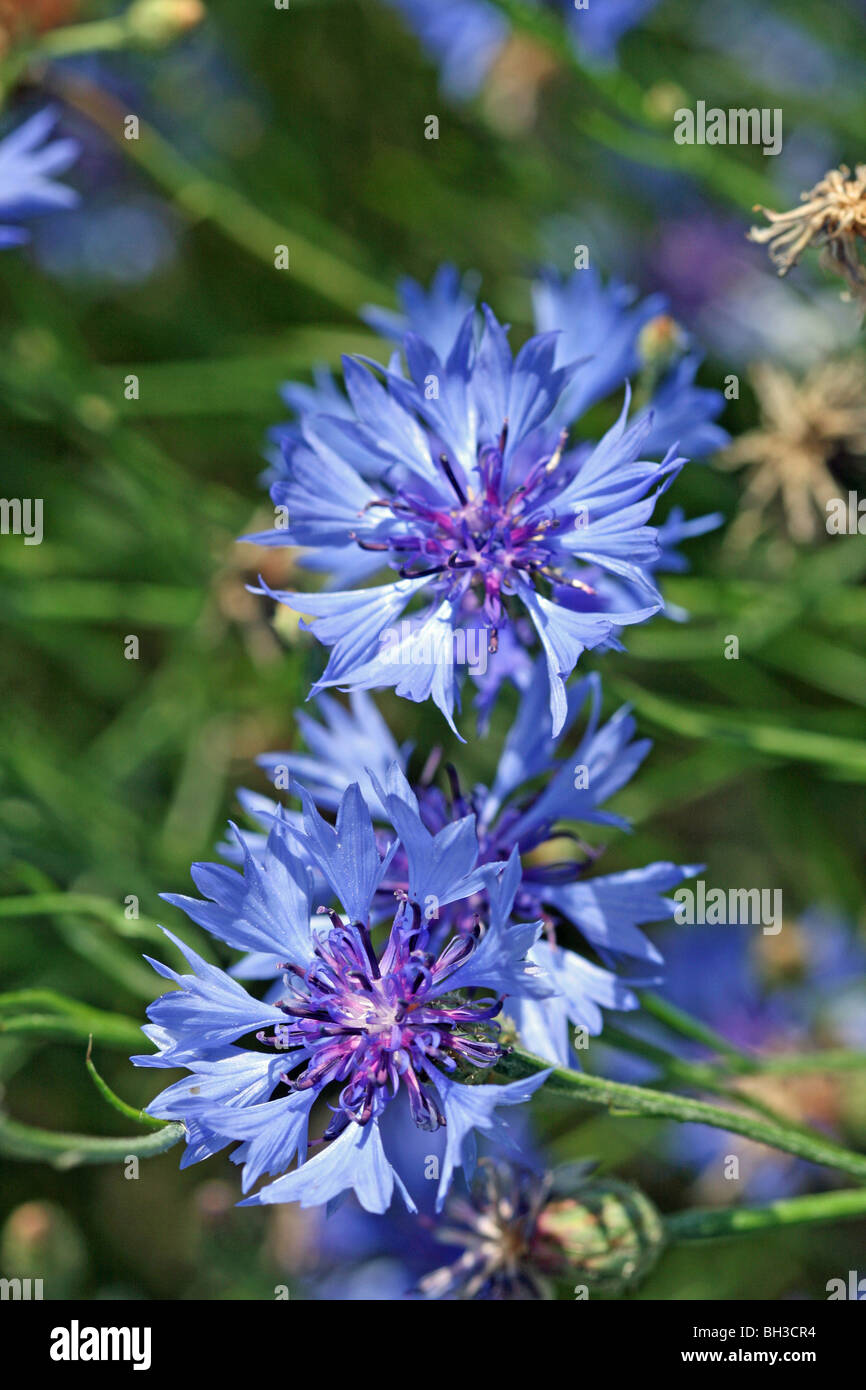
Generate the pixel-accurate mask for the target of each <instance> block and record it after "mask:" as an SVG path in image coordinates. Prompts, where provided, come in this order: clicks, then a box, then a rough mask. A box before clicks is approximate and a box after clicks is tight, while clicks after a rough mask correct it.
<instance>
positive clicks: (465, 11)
mask: <svg viewBox="0 0 866 1390" xmlns="http://www.w3.org/2000/svg"><path fill="white" fill-rule="evenodd" d="M388 3H389V4H390V5H391V6H392V8H393V9H396V10H397V11H399V13H400V14H402V16H403V18H404V19H405V20H406V22H407V24H408V25H409V26H410V28H411V29H413V30H414V32H415V33H416V34H417V35H418V38H419V39H420V41H421V43H422V45H423V47H424V48H425V49H426V50H427V52H428V53H429V55H430V57H431V58H432V59H433V61H434V62H435V63H437V64H438V66H439V70H440V78H441V82H442V87H443V90H444V91H446V92H447V93H448V94H449V95H451V96H454V97H458V98H466V97H471V96H474V95H475V93H476V92H477V91H478V90H479V88H480V87H481V86H482V84H483V83H484V80H485V78H486V77H487V74H488V73H489V71H490V69H491V67H492V66H493V64H494V62H495V61H496V58H497V57H498V55H499V53H500V52H501V50H502V48H503V47H504V45H505V43H506V41H507V40H508V38H509V35H510V33H511V26H510V24H509V22H508V19H507V17H506V16H505V15H504V14H503V13H502V11H501V10H500V9H498V8H497V7H496V6H495V5H493V4H490V3H488V0H388ZM542 4H543V5H545V6H546V7H547V8H548V9H551V10H554V11H556V12H558V13H559V14H561V16H562V18H563V20H564V21H565V23H566V25H567V28H568V32H569V34H570V36H571V39H572V42H573V44H574V46H575V49H576V51H577V52H578V54H579V55H580V56H581V57H582V58H585V59H586V58H588V59H589V60H591V61H593V60H594V61H596V62H599V63H603V64H609V63H612V62H613V61H614V59H615V57H616V48H617V44H618V43H619V41H620V39H621V38H622V36H623V35H624V34H625V33H626V32H627V31H628V30H629V29H632V28H634V26H635V25H636V24H639V23H640V21H641V20H642V19H643V18H644V17H645V16H646V15H648V14H649V13H650V11H651V10H653V9H655V7H656V5H657V4H658V0H591V2H590V0H585V3H584V4H583V7H582V8H580V9H578V8H577V7H576V6H575V3H574V0H542Z"/></svg>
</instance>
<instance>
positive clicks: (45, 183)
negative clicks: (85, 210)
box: [0, 107, 79, 247]
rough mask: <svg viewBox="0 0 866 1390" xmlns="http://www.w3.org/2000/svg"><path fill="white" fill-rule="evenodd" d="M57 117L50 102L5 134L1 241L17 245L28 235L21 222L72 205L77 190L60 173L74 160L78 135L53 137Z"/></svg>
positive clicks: (0, 143) (0, 151) (0, 145)
mask: <svg viewBox="0 0 866 1390" xmlns="http://www.w3.org/2000/svg"><path fill="white" fill-rule="evenodd" d="M55 122H56V115H55V112H54V111H53V110H51V108H50V107H46V108H45V109H44V110H42V111H38V112H37V113H36V115H34V116H31V117H30V118H29V119H28V120H26V121H24V122H22V124H21V125H19V126H18V127H17V129H16V130H13V131H12V133H11V134H10V135H7V136H6V137H5V139H3V140H0V247H7V246H18V245H20V244H21V243H22V242H24V241H27V240H28V239H29V232H28V231H27V229H26V227H24V226H22V223H24V222H27V221H29V220H30V218H32V217H39V216H41V215H43V214H44V213H47V212H54V211H56V209H58V208H71V207H74V206H75V204H76V203H77V202H78V194H77V193H76V192H75V190H74V189H72V188H69V187H68V186H67V185H66V184H64V183H58V182H57V181H56V179H55V175H57V174H62V173H65V171H66V170H67V169H68V168H69V167H70V166H71V165H72V164H74V163H75V160H76V158H77V156H78V151H79V146H78V143H77V142H76V141H75V140H68V139H63V140H51V139H50V138H49V137H50V135H51V132H52V130H53V129H54V125H55Z"/></svg>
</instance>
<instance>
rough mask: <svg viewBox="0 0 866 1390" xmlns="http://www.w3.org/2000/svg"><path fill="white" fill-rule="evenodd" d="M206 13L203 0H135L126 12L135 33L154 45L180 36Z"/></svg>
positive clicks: (146, 42)
mask: <svg viewBox="0 0 866 1390" xmlns="http://www.w3.org/2000/svg"><path fill="white" fill-rule="evenodd" d="M204 17H205V7H204V5H203V4H202V0H135V3H134V4H132V5H130V7H129V9H128V10H127V11H126V16H125V18H126V23H127V25H128V26H129V29H130V32H131V33H132V34H133V36H134V37H135V38H136V39H138V41H139V42H140V43H145V44H153V45H154V46H155V47H161V46H162V45H163V44H167V43H171V42H172V41H173V40H174V39H177V38H180V36H181V35H182V34H185V33H186V31H187V30H188V29H194V28H195V26H196V25H197V24H200V23H201V21H202V20H203V19H204Z"/></svg>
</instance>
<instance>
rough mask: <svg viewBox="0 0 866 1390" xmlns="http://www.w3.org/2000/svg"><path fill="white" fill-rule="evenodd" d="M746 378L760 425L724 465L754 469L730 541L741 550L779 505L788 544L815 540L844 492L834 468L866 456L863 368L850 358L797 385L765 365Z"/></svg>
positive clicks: (812, 371) (742, 438)
mask: <svg viewBox="0 0 866 1390" xmlns="http://www.w3.org/2000/svg"><path fill="white" fill-rule="evenodd" d="M749 376H750V380H751V382H752V386H753V388H754V391H755V395H756V396H757V398H758V405H759V408H760V412H761V421H760V424H759V425H758V426H757V428H756V429H753V430H749V431H748V432H747V433H746V434H744V435H741V436H740V438H739V439H736V440H734V442H733V444H731V445H730V446H729V448H727V449H726V450H725V451H724V452H723V453H722V454H721V455H720V457H719V463H720V464H721V465H722V466H723V467H728V468H739V467H741V466H742V465H743V464H750V465H751V476H750V478H749V482H748V485H747V487H746V490H745V492H744V494H743V500H742V504H741V512H740V516H739V518H738V520H737V522H736V523H735V525H734V527H733V528H732V535H733V537H734V539H735V540H737V539H738V540H740V541H741V542H742V541H744V540H749V539H752V538H753V537H754V535H755V534H756V533H757V532H758V531H759V530H760V529H761V525H762V523H763V521H764V519H765V516H766V513H767V511H768V510H769V508H770V507H771V505H772V504H773V503H774V502H776V501H780V502H781V504H782V511H783V514H784V520H785V524H786V527H787V530H788V533H789V534H790V536H791V538H792V539H793V540H795V541H809V540H812V539H813V538H814V537H815V535H816V532H817V530H818V521H819V514H820V516H821V517H823V516H825V509H826V505H827V502H828V501H829V500H830V498H831V497H834V496H836V495H837V494H838V492H839V488H840V484H839V483H838V482H837V481H836V480H835V479H834V477H833V474H832V473H831V471H830V468H829V463H830V462H831V460H833V459H834V458H838V457H839V456H840V455H842V454H853V455H864V454H866V368H864V365H863V363H862V362H861V361H860V360H859V359H858V358H848V359H846V360H844V361H837V362H826V363H822V364H821V365H820V366H817V367H813V368H811V369H810V370H809V371H808V372H807V373H806V375H805V376H804V377H803V378H802V380H797V379H796V378H795V377H793V376H791V375H790V373H789V372H786V371H784V370H783V369H782V368H781V367H777V366H774V365H773V364H771V363H769V362H761V363H759V364H758V365H757V366H756V367H753V368H752V370H751V372H750V374H749Z"/></svg>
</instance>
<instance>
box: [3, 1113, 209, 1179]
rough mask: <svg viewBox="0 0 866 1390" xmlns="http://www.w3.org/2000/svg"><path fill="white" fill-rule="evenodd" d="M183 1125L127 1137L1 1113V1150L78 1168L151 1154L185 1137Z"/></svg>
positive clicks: (57, 1165) (11, 1156)
mask: <svg viewBox="0 0 866 1390" xmlns="http://www.w3.org/2000/svg"><path fill="white" fill-rule="evenodd" d="M183 1134H184V1129H183V1125H179V1124H169V1125H165V1126H164V1127H163V1128H162V1129H161V1130H160V1131H159V1133H158V1134H145V1135H141V1134H135V1135H132V1136H131V1137H127V1138H124V1139H98V1138H95V1137H93V1136H92V1135H89V1134H61V1133H57V1132H55V1131H53V1130H46V1129H36V1128H34V1126H32V1125H24V1124H21V1123H20V1122H19V1121H18V1120H10V1118H9V1116H8V1115H2V1114H0V1153H2V1154H6V1155H7V1156H8V1157H9V1158H18V1159H29V1160H30V1161H36V1162H42V1163H51V1164H53V1166H54V1167H55V1168H76V1167H78V1165H79V1164H82V1163H119V1162H120V1163H122V1162H123V1160H124V1159H126V1158H152V1157H153V1156H154V1155H155V1154H161V1153H165V1151H166V1149H170V1148H172V1146H173V1145H174V1144H177V1143H178V1141H179V1140H180V1139H182V1138H183Z"/></svg>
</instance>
